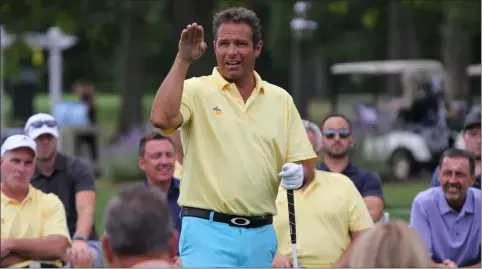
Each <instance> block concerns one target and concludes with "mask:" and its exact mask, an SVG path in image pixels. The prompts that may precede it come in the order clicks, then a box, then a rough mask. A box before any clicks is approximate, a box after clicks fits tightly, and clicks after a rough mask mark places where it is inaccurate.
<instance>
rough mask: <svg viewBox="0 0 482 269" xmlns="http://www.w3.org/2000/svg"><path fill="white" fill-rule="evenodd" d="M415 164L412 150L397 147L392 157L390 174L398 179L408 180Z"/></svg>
mask: <svg viewBox="0 0 482 269" xmlns="http://www.w3.org/2000/svg"><path fill="white" fill-rule="evenodd" d="M414 165H415V163H414V159H413V157H412V154H410V152H408V151H407V150H405V149H397V150H396V151H395V152H393V154H392V157H391V158H390V174H391V175H392V176H393V177H395V178H396V179H397V180H400V181H402V180H403V181H404V180H407V179H408V178H409V177H410V174H411V173H412V171H413V169H414Z"/></svg>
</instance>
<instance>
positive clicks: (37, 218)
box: [0, 186, 70, 267]
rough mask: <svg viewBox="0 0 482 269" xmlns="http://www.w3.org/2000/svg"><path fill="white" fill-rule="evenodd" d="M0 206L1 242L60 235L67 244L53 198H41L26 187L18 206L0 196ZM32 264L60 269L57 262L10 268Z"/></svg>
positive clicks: (59, 206) (61, 207)
mask: <svg viewBox="0 0 482 269" xmlns="http://www.w3.org/2000/svg"><path fill="white" fill-rule="evenodd" d="M0 204H1V208H0V209H1V211H0V214H1V222H2V224H1V225H2V226H1V228H2V229H1V237H2V238H10V239H35V238H38V239H40V238H43V237H46V236H49V235H62V236H65V237H66V238H68V240H69V242H70V234H69V230H68V228H67V219H66V215H65V209H64V205H63V204H62V202H61V201H60V199H59V198H58V197H57V196H56V195H55V194H45V193H43V192H42V191H40V190H38V189H36V188H34V187H32V186H30V187H29V191H28V194H27V197H26V198H25V199H24V200H23V202H22V203H18V202H17V201H16V200H13V199H11V198H9V197H7V196H6V195H4V194H3V192H2V193H1V203H0ZM35 262H42V263H50V264H55V265H57V266H59V267H61V266H62V262H61V261H33V260H28V261H25V262H22V263H18V264H15V265H12V266H10V267H25V266H28V265H30V264H32V263H35Z"/></svg>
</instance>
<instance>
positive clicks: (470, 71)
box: [467, 64, 482, 76]
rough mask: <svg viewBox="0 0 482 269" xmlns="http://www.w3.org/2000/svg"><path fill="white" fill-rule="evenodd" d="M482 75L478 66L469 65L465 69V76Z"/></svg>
mask: <svg viewBox="0 0 482 269" xmlns="http://www.w3.org/2000/svg"><path fill="white" fill-rule="evenodd" d="M481 74H482V66H481V65H480V64H474V65H469V66H468V67H467V75H469V76H480V75H481Z"/></svg>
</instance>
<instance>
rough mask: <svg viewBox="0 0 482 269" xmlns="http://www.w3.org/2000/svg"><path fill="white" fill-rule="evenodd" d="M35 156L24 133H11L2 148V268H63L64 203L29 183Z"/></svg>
mask: <svg viewBox="0 0 482 269" xmlns="http://www.w3.org/2000/svg"><path fill="white" fill-rule="evenodd" d="M35 156H36V145H35V142H34V141H33V140H32V139H31V138H29V137H27V136H25V135H13V136H10V137H9V138H7V139H6V140H5V142H4V143H3V145H2V148H1V172H2V175H1V177H2V182H1V185H0V186H1V203H0V205H1V211H0V212H1V213H0V214H1V253H0V257H1V260H0V267H16V268H18V267H30V268H41V267H42V268H57V267H62V262H61V259H62V257H63V256H64V254H65V253H66V250H67V248H68V247H69V246H70V236H69V231H68V229H67V220H66V216H65V209H64V206H63V204H62V202H61V201H60V199H59V198H58V197H57V196H55V195H54V194H45V193H43V192H41V191H40V190H37V189H35V188H34V187H32V186H31V185H30V179H31V178H32V176H33V174H34V171H35Z"/></svg>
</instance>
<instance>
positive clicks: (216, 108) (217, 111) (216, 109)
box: [213, 107, 223, 116]
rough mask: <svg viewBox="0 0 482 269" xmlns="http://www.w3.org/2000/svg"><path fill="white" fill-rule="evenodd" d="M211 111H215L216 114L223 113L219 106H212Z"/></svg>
mask: <svg viewBox="0 0 482 269" xmlns="http://www.w3.org/2000/svg"><path fill="white" fill-rule="evenodd" d="M213 111H214V112H215V113H216V116H219V115H222V114H223V111H222V110H221V109H220V108H219V107H214V108H213Z"/></svg>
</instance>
